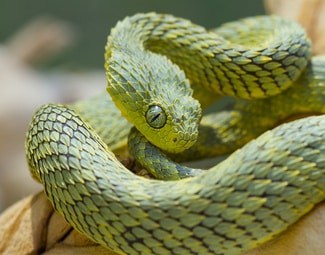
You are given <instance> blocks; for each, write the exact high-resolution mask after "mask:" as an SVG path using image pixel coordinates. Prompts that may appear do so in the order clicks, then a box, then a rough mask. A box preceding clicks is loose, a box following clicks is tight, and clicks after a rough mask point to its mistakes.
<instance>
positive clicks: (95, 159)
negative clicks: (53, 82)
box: [26, 13, 325, 255]
mask: <svg viewBox="0 0 325 255" xmlns="http://www.w3.org/2000/svg"><path fill="white" fill-rule="evenodd" d="M104 55H105V72H106V76H107V87H106V90H107V92H108V93H106V92H105V91H103V93H102V94H100V95H98V96H96V97H95V98H90V99H85V100H83V101H79V102H76V103H74V104H71V105H63V104H47V105H44V106H41V107H40V108H39V109H38V110H37V111H36V113H35V114H34V116H33V118H32V120H31V122H30V125H29V129H28V132H27V136H26V157H27V161H28V166H29V169H30V171H31V174H32V176H33V178H35V179H36V180H37V181H39V182H41V183H42V184H43V187H44V192H45V194H46V196H47V198H48V199H49V201H50V202H51V203H52V205H53V207H54V209H55V210H56V211H57V212H59V213H60V214H62V215H63V217H64V218H65V219H66V221H67V222H68V223H69V224H71V225H72V226H73V227H74V228H75V229H76V230H77V231H79V232H81V233H83V234H84V235H85V236H87V237H88V238H89V239H91V240H93V241H94V242H96V243H98V244H100V245H102V246H104V247H106V248H107V249H110V250H112V251H114V252H116V253H117V254H225V255H236V254H241V253H243V252H246V251H248V250H250V249H253V248H255V247H257V246H259V245H261V244H263V243H265V242H267V241H269V240H271V239H273V238H274V237H275V236H277V235H278V234H279V233H281V232H283V231H284V230H286V229H287V228H288V227H289V226H291V225H292V224H293V223H294V222H296V221H297V220H299V219H300V218H301V217H302V216H303V215H305V214H306V213H307V212H309V211H310V210H311V209H312V208H313V207H314V206H315V205H316V204H317V203H320V202H322V201H323V200H324V198H325V117H324V116H322V114H324V113H325V89H324V88H325V56H316V57H312V56H311V42H310V40H309V38H308V36H307V35H306V32H305V31H304V29H303V28H302V27H300V25H298V24H297V23H295V22H293V21H289V20H287V19H284V18H280V17H277V16H257V17H248V18H244V19H240V20H238V21H233V22H229V23H226V24H223V25H221V26H220V27H219V28H216V29H212V30H209V29H206V28H204V27H202V26H199V25H196V24H193V23H192V22H191V21H189V20H186V19H183V18H178V17H174V16H173V15H169V14H157V13H141V14H135V15H133V16H130V17H126V18H125V19H123V20H122V21H119V22H118V23H117V25H116V26H115V27H114V28H113V29H112V30H111V33H110V34H109V36H108V39H107V44H106V46H105V54H104ZM228 96H229V97H228ZM223 100H230V101H227V102H231V103H229V105H224V106H223V107H220V109H219V110H218V111H217V112H216V113H211V112H209V109H210V108H209V107H210V106H211V104H213V102H214V101H216V102H217V103H216V104H217V105H218V104H219V103H220V104H221V103H222V102H223ZM202 116H203V117H202ZM121 148H127V149H128V151H129V153H130V155H132V157H134V158H135V160H136V161H137V162H138V163H137V164H138V165H140V166H141V167H144V168H146V169H147V171H148V172H149V173H150V174H151V175H152V177H153V178H144V177H143V176H139V175H136V174H134V173H133V172H132V171H130V170H129V169H127V168H126V167H125V166H124V165H123V164H122V163H121V162H120V161H119V160H118V159H117V156H116V155H115V154H114V152H116V151H118V150H119V149H121ZM218 155H227V156H226V157H225V159H224V160H223V161H221V162H220V163H218V164H216V165H213V166H212V167H210V168H209V169H195V168H191V167H190V166H188V165H185V164H183V163H181V162H182V161H183V160H185V161H186V160H191V159H193V160H194V159H199V158H202V157H204V156H206V157H214V156H218Z"/></svg>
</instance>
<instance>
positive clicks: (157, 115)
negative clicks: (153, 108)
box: [151, 113, 160, 122]
mask: <svg viewBox="0 0 325 255" xmlns="http://www.w3.org/2000/svg"><path fill="white" fill-rule="evenodd" d="M159 116H160V113H158V114H156V115H155V116H153V118H152V119H151V122H154V121H155V120H156V119H158V118H159Z"/></svg>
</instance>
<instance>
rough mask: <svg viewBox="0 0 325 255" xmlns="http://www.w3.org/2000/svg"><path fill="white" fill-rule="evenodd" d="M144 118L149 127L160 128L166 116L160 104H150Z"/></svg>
mask: <svg viewBox="0 0 325 255" xmlns="http://www.w3.org/2000/svg"><path fill="white" fill-rule="evenodd" d="M146 120H147V122H148V124H149V125H150V126H151V127H153V128H162V127H163V126H165V124H166V120H167V116H166V113H165V112H164V110H163V109H162V108H161V107H160V106H158V105H152V106H150V107H149V109H148V111H147V112H146Z"/></svg>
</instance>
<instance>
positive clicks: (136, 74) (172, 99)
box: [106, 50, 201, 153]
mask: <svg viewBox="0 0 325 255" xmlns="http://www.w3.org/2000/svg"><path fill="white" fill-rule="evenodd" d="M106 74H107V78H108V86H107V91H108V92H109V93H110V95H111V97H112V99H113V101H114V102H115V104H116V106H117V107H118V108H119V109H120V110H121V113H122V115H123V116H124V117H125V118H126V119H127V120H128V121H129V122H131V123H132V124H133V125H134V126H135V127H136V128H137V129H138V130H139V131H140V132H141V133H142V134H143V135H144V136H145V137H146V138H147V139H148V140H149V142H151V143H152V144H154V145H155V146H157V147H159V148H160V149H162V150H164V151H167V152H171V153H178V152H181V151H183V150H185V149H188V148H189V147H191V146H192V145H193V144H194V143H195V141H196V139H197V136H198V124H199V121H200V118H201V107H200V104H199V102H198V101H197V100H195V99H194V98H193V97H192V94H193V91H192V89H191V87H190V84H189V81H188V79H187V78H186V76H185V74H184V72H183V71H182V70H180V69H179V67H178V66H177V65H175V64H173V63H172V62H171V61H170V60H169V59H167V58H166V57H165V56H161V55H158V54H155V53H151V52H150V53H149V52H144V51H139V50H138V51H127V50H123V51H112V52H111V55H110V58H109V59H108V61H107V62H106Z"/></svg>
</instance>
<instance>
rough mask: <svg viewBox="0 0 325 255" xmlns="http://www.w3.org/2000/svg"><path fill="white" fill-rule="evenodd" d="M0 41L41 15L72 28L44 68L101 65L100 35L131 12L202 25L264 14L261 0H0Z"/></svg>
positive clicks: (212, 24) (101, 48)
mask: <svg viewBox="0 0 325 255" xmlns="http://www.w3.org/2000/svg"><path fill="white" fill-rule="evenodd" d="M0 3H1V10H0V14H1V15H0V42H3V41H5V40H6V39H7V38H8V37H9V36H10V35H11V34H13V33H14V32H15V31H16V30H17V29H19V28H20V27H21V26H22V25H23V24H25V23H27V22H29V21H31V20H32V19H34V18H36V17H38V16H41V15H51V16H54V17H55V18H58V19H60V20H63V21H66V22H68V23H70V24H71V25H72V26H73V28H74V29H75V30H76V40H75V43H74V44H73V46H72V47H70V48H68V49H67V50H65V51H64V52H62V53H60V54H59V55H57V56H56V57H55V58H54V59H51V61H50V62H47V63H43V65H45V67H57V66H61V67H62V65H63V67H64V69H80V68H81V69H88V68H102V65H103V47H104V45H105V42H106V37H107V35H108V33H109V31H110V28H112V27H113V26H114V25H115V24H116V22H117V21H118V20H120V19H122V18H123V17H125V16H127V15H132V14H134V13H137V12H148V11H156V12H162V13H171V14H174V15H176V16H179V17H184V18H188V19H190V20H192V21H193V22H195V23H197V24H200V25H203V26H205V27H208V28H213V27H216V26H218V25H220V24H221V23H223V22H227V21H232V20H235V19H238V18H242V17H246V16H251V15H260V14H264V9H263V1H262V0H250V1H239V0H227V1H220V0H219V1H216V0H203V1H197V0H177V1H175V0H174V1H172V0H167V1H166V0H165V1H158V0H153V1H149V0H128V1H121V0H93V1H89V0H70V1H65V0H56V1H48V0H47V1H46V0H45V1H44V0H31V1H24V0H1V1H0Z"/></svg>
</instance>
